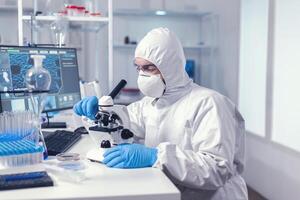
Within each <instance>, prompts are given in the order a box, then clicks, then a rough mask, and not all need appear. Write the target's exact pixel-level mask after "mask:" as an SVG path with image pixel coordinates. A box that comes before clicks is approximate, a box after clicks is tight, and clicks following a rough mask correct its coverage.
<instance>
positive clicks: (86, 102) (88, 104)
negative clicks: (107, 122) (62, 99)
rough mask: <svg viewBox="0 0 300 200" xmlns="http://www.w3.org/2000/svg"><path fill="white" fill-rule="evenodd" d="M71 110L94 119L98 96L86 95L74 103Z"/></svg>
mask: <svg viewBox="0 0 300 200" xmlns="http://www.w3.org/2000/svg"><path fill="white" fill-rule="evenodd" d="M73 110H74V112H75V113H76V114H77V115H80V116H82V115H83V116H86V117H88V118H90V119H95V115H96V113H97V111H98V98H97V97H95V96H92V97H86V98H84V99H82V100H81V101H79V102H78V103H76V104H75V105H74V107H73Z"/></svg>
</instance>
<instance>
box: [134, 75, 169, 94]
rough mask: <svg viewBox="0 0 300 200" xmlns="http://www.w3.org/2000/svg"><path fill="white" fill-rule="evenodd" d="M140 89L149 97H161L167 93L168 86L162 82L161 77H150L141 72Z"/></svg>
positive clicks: (138, 81)
mask: <svg viewBox="0 0 300 200" xmlns="http://www.w3.org/2000/svg"><path fill="white" fill-rule="evenodd" d="M137 83H138V87H139V89H140V90H141V92H142V93H143V94H144V95H146V96H149V97H153V98H158V97H161V96H162V95H163V93H164V91H165V88H166V85H165V84H164V82H163V81H162V80H161V78H160V75H159V74H156V75H148V74H145V73H143V72H140V74H139V77H138V80H137Z"/></svg>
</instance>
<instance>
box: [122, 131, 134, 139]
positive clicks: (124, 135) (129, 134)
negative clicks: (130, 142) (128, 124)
mask: <svg viewBox="0 0 300 200" xmlns="http://www.w3.org/2000/svg"><path fill="white" fill-rule="evenodd" d="M132 137H133V133H132V132H131V131H130V130H128V129H123V130H122V132H121V138H122V139H123V140H127V139H129V138H132Z"/></svg>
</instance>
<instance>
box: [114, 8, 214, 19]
mask: <svg viewBox="0 0 300 200" xmlns="http://www.w3.org/2000/svg"><path fill="white" fill-rule="evenodd" d="M209 14H210V13H209V12H195V11H193V12H179V11H168V10H163V11H159V10H148V11H145V10H136V9H119V10H115V11H114V15H115V16H150V17H151V16H159V17H162V16H166V17H203V16H206V15H209Z"/></svg>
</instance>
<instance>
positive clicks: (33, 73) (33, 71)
mask: <svg viewBox="0 0 300 200" xmlns="http://www.w3.org/2000/svg"><path fill="white" fill-rule="evenodd" d="M31 58H32V59H33V61H34V65H33V66H32V68H30V69H29V70H28V71H27V73H26V76H25V82H26V87H27V89H28V91H29V92H31V95H30V99H31V101H30V102H31V107H32V110H33V112H34V113H35V115H36V116H37V119H38V120H40V119H41V113H42V110H43V107H44V103H45V99H46V97H47V93H45V91H48V90H49V88H50V84H51V75H50V73H49V71H48V70H47V69H45V68H44V67H43V60H44V59H45V58H46V57H45V56H44V55H31ZM33 92H36V93H33ZM35 126H36V130H37V131H38V133H37V134H38V135H39V143H40V145H42V146H43V147H44V158H47V157H48V153H47V148H46V145H45V140H44V136H43V133H42V132H41V123H40V121H37V123H36V125H35Z"/></svg>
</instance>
